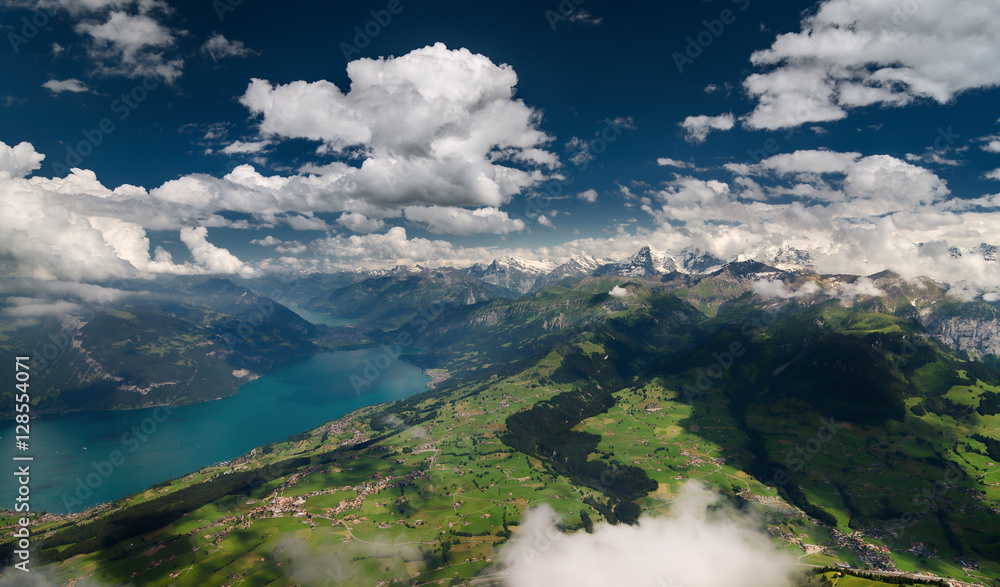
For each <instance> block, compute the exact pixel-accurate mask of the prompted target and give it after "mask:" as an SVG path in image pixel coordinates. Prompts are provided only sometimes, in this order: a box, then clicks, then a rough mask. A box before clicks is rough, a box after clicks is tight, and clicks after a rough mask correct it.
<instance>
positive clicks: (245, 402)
mask: <svg viewBox="0 0 1000 587" xmlns="http://www.w3.org/2000/svg"><path fill="white" fill-rule="evenodd" d="M379 353H380V351H379V350H378V349H368V350H359V351H349V352H336V353H321V354H318V355H315V356H313V357H310V358H308V359H305V360H302V361H299V362H296V363H293V364H289V365H286V366H284V367H282V368H280V369H277V370H275V371H273V372H272V373H271V374H270V375H268V376H266V377H261V378H259V379H257V380H255V381H252V382H250V383H247V384H245V385H243V386H241V387H240V390H239V393H238V394H236V395H234V396H231V397H227V398H223V399H221V400H218V401H213V402H207V403H202V404H196V405H190V406H178V407H173V408H170V409H169V410H165V409H164V408H148V409H140V410H126V411H105V412H77V413H72V414H66V415H62V416H54V417H51V418H42V419H37V420H33V421H32V422H31V444H30V450H29V451H28V452H26V453H25V452H18V454H17V455H15V454H14V453H15V451H14V426H13V422H12V421H10V420H8V421H7V422H4V424H3V426H2V427H0V462H4V463H7V467H5V468H9V469H10V470H11V471H14V470H15V469H16V467H15V466H14V464H13V461H12V460H11V458H12V457H13V456H23V455H31V456H33V457H34V461H33V462H31V463H30V464H31V485H30V488H31V509H32V511H41V510H48V511H52V512H59V513H66V512H70V511H80V510H82V509H86V508H87V507H90V506H93V505H96V504H99V503H104V502H108V501H113V500H115V499H118V498H120V497H123V496H125V495H128V494H130V493H134V492H137V491H141V490H143V489H146V488H147V487H149V486H151V485H154V484H156V483H159V482H161V481H165V480H167V479H172V478H174V477H178V476H181V475H185V474H187V473H190V472H192V471H195V470H197V469H199V468H201V467H204V466H206V465H211V464H214V463H218V462H220V461H225V460H229V459H232V458H234V457H237V456H239V455H241V454H244V453H246V452H248V451H250V450H251V449H252V448H254V447H256V446H260V445H263V444H267V443H269V442H274V441H278V440H284V439H286V438H288V437H289V436H292V435H293V434H297V433H299V432H305V431H307V430H310V429H312V428H315V427H317V426H319V425H321V424H323V423H324V422H326V421H329V420H332V419H336V418H338V417H340V416H342V415H344V414H346V413H348V412H350V411H352V410H355V409H357V408H360V407H364V406H368V405H372V404H376V403H381V402H386V401H392V400H396V399H402V398H405V397H408V396H410V395H413V394H415V393H419V392H421V391H425V390H426V389H427V387H426V385H427V382H428V381H429V379H428V378H427V377H426V376H424V375H423V373H421V371H420V369H419V368H417V367H415V366H413V365H410V364H408V363H406V362H404V361H400V360H395V361H392V362H391V363H390V364H389V366H388V367H387V368H386V369H385V370H384V371H383V372H381V374H380V375H379V377H378V379H376V380H375V381H374V383H373V384H372V385H371V386H369V387H366V388H365V389H363V391H362V394H360V395H359V394H357V393H355V391H354V387H353V385H352V384H351V382H350V378H351V376H352V375H358V376H359V377H364V375H363V373H364V371H365V367H366V365H368V363H366V361H367V360H370V359H374V358H375V357H376V356H377V355H378V354H379ZM133 427H134V429H133ZM115 451H117V454H116V453H115ZM114 461H117V464H115V462H114ZM18 464H20V463H18ZM109 467H110V469H109ZM102 472H103V473H104V474H102ZM0 475H2V477H0V478H2V479H3V482H2V483H0V508H4V509H14V504H15V497H16V496H17V493H16V491H17V487H16V481H15V479H14V476H13V474H12V473H11V472H7V473H5V474H4V473H2V472H0ZM88 481H89V482H90V484H89V486H88V485H87V483H88ZM95 485H96V487H94V486H95ZM87 490H89V491H90V494H89V495H88V494H87ZM79 496H86V497H85V498H82V499H81V498H79Z"/></svg>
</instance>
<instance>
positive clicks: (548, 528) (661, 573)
mask: <svg viewBox="0 0 1000 587" xmlns="http://www.w3.org/2000/svg"><path fill="white" fill-rule="evenodd" d="M710 509H711V510H712V511H710ZM557 523H558V516H557V515H556V514H555V512H554V511H553V510H552V508H551V507H549V506H548V505H543V506H541V507H539V508H536V509H534V510H532V511H530V512H528V513H527V514H526V515H525V517H524V519H523V520H522V523H521V526H520V527H519V529H518V532H517V534H516V537H515V538H514V539H513V540H512V541H511V542H510V543H508V544H507V546H505V547H504V548H503V550H502V551H501V558H502V560H503V563H504V564H505V565H507V574H506V578H505V584H506V585H508V586H509V587H549V586H551V585H573V586H574V587H590V586H593V587H605V586H607V585H629V586H631V587H718V586H720V585H726V586H729V587H791V585H793V583H792V580H791V576H792V572H793V564H794V560H793V559H792V558H791V557H789V556H787V555H784V554H781V553H779V552H778V551H776V550H775V549H774V547H773V546H771V543H770V540H769V538H768V536H767V535H766V534H763V533H761V532H760V531H759V530H758V529H757V527H756V525H755V524H754V523H753V521H752V520H751V519H749V518H747V517H745V516H743V515H740V514H738V513H737V512H735V511H733V510H732V508H729V507H726V506H725V505H724V504H720V503H719V500H718V499H717V497H716V495H715V494H713V493H712V492H711V491H709V490H708V489H706V488H705V487H704V486H702V485H700V484H697V483H693V482H690V483H688V484H686V485H685V486H684V487H683V488H682V489H681V493H680V495H679V496H678V498H677V500H676V501H675V502H674V504H673V505H672V506H671V510H670V515H669V516H667V517H665V518H643V519H642V520H640V522H639V524H638V525H636V526H622V525H620V526H611V525H608V524H600V525H598V526H597V527H595V529H594V533H593V534H586V533H584V532H577V533H575V534H570V535H567V534H562V533H560V532H558V531H557V530H556V524H557Z"/></svg>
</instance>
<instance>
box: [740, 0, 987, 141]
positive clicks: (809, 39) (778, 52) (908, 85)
mask: <svg viewBox="0 0 1000 587" xmlns="http://www.w3.org/2000/svg"><path fill="white" fill-rule="evenodd" d="M998 20H1000V4H998V3H996V2H994V1H993V0H919V1H912V2H884V1H883V0H826V1H824V2H821V3H820V5H819V8H818V10H815V11H810V12H809V14H808V16H806V17H805V18H803V20H802V23H801V31H800V32H797V33H787V34H782V35H779V36H778V37H777V39H776V40H775V41H774V43H773V44H772V45H771V47H770V48H768V49H764V50H761V51H757V52H755V53H754V54H753V55H752V56H751V58H750V61H751V63H753V65H755V66H756V67H758V68H761V69H766V70H767V71H764V72H762V73H754V74H752V75H750V76H748V77H747V78H746V79H745V80H744V82H743V87H744V89H745V90H746V91H747V93H748V94H749V95H750V97H751V98H753V99H755V100H756V107H755V108H754V110H753V111H752V112H751V113H750V114H749V115H747V116H746V117H745V119H744V124H745V125H746V126H747V127H748V128H751V129H769V130H774V129H780V128H789V127H796V126H799V125H802V124H807V123H813V122H826V121H833V120H840V119H843V118H845V117H846V116H847V115H848V112H849V111H850V110H852V109H855V108H861V107H864V106H882V107H900V106H905V105H908V104H911V103H913V102H915V101H917V100H933V101H935V102H937V103H939V104H945V103H948V102H949V101H951V100H952V99H953V98H954V97H955V96H957V95H958V94H960V93H962V92H966V91H969V90H973V89H978V88H990V87H995V86H997V85H1000V67H998V66H997V64H998V63H1000V29H998V28H997V27H989V26H983V23H987V22H997V21H998Z"/></svg>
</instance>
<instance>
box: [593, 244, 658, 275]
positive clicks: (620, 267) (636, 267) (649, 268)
mask: <svg viewBox="0 0 1000 587" xmlns="http://www.w3.org/2000/svg"><path fill="white" fill-rule="evenodd" d="M676 270H677V263H676V262H674V260H673V259H671V258H670V257H667V256H665V255H661V254H659V253H654V252H653V250H652V249H650V248H649V247H648V246H647V247H642V248H641V249H639V250H638V251H637V252H636V253H635V254H634V255H632V256H631V257H629V258H628V259H623V260H621V261H618V262H616V263H607V264H605V265H602V266H600V267H598V268H597V270H596V271H595V272H594V275H620V276H622V277H654V276H657V275H665V274H667V273H671V272H673V271H676Z"/></svg>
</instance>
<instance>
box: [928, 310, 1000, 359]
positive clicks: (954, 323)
mask: <svg viewBox="0 0 1000 587" xmlns="http://www.w3.org/2000/svg"><path fill="white" fill-rule="evenodd" d="M921 323H922V324H923V325H924V327H925V328H927V331H928V332H929V333H930V334H931V335H932V336H934V337H935V338H937V339H938V340H940V341H941V342H943V343H945V344H947V345H949V346H951V347H953V348H956V349H960V350H963V351H968V352H970V353H979V354H988V355H996V356H1000V318H997V317H993V318H985V317H968V316H939V315H932V316H928V317H925V318H922V319H921Z"/></svg>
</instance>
